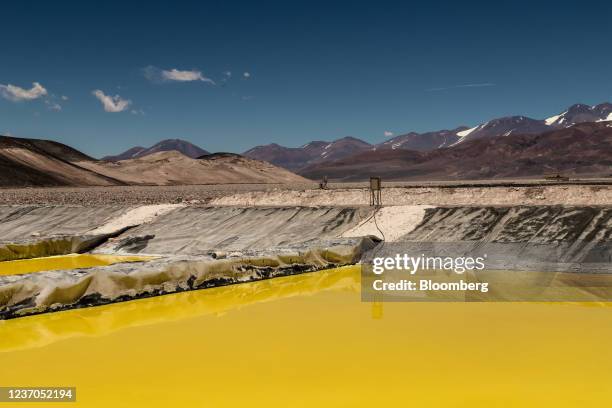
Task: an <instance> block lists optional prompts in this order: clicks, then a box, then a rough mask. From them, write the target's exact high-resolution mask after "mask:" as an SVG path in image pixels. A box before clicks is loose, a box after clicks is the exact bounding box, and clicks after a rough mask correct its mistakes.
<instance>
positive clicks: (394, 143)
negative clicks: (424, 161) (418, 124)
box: [374, 126, 467, 152]
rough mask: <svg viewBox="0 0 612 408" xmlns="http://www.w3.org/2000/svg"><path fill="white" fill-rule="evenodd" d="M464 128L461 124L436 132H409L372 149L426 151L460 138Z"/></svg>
mask: <svg viewBox="0 0 612 408" xmlns="http://www.w3.org/2000/svg"><path fill="white" fill-rule="evenodd" d="M466 129H467V127H466V126H461V127H458V128H456V129H452V130H440V131H437V132H427V133H416V132H410V133H406V134H404V135H398V136H395V137H393V138H391V139H389V140H387V141H386V142H383V143H380V144H378V145H376V146H375V147H374V149H375V150H376V149H392V150H395V149H405V150H416V151H419V152H427V151H429V150H434V149H439V148H441V147H448V146H451V145H453V144H454V143H456V142H457V141H458V140H460V139H461V136H462V133H464V132H465V131H466Z"/></svg>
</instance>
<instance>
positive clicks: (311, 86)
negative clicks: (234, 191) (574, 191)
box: [0, 1, 612, 156]
mask: <svg viewBox="0 0 612 408" xmlns="http://www.w3.org/2000/svg"><path fill="white" fill-rule="evenodd" d="M430 3H431V4H430ZM611 12H612V2H590V3H588V4H584V3H582V4H580V3H578V2H573V3H564V2H559V1H556V2H538V3H537V4H534V3H533V2H520V1H515V2H507V3H501V2H444V1H438V2H429V3H428V4H425V2H418V3H414V4H408V3H407V2H386V1H377V2H364V3H360V2H340V1H335V2H329V1H328V2H317V1H308V2H287V1H284V2H267V1H257V2H255V1H250V2H231V1H230V2H224V3H223V4H220V2H214V3H213V2H197V3H196V2H181V1H173V2H141V3H138V2H131V4H128V5H126V4H124V3H123V2H113V1H105V2H103V3H102V4H99V5H91V4H87V3H86V2H28V1H23V2H11V3H7V4H4V5H3V9H2V31H3V34H2V36H0V50H2V53H1V55H2V58H1V61H0V133H5V134H6V133H10V134H12V135H14V136H23V137H40V138H48V139H54V140H59V141H61V142H64V143H67V144H70V145H71V146H74V147H76V148H78V149H80V150H82V151H84V152H86V153H89V154H91V155H94V156H102V155H105V154H110V153H117V152H120V151H123V150H125V149H127V148H129V147H131V146H134V145H145V146H146V145H151V144H153V143H155V142H157V141H159V140H161V139H166V138H182V139H187V140H190V141H192V142H194V143H196V144H198V145H200V146H202V147H203V148H205V149H207V150H211V151H234V152H241V151H244V150H246V149H248V148H250V147H252V146H255V145H259V144H266V143H270V142H277V143H280V144H284V145H289V146H299V145H301V144H303V143H306V142H307V141H310V140H321V139H322V140H330V139H334V138H338V137H342V136H347V135H351V136H355V137H359V138H362V139H364V140H367V141H369V142H380V141H383V140H384V139H385V132H393V133H394V134H400V133H404V132H408V131H412V130H414V131H427V130H437V129H442V128H454V127H456V126H458V125H462V124H464V125H473V124H476V123H479V122H482V121H486V120H488V119H490V118H493V117H497V116H505V115H512V114H522V115H527V116H531V117H535V118H544V117H547V116H550V115H552V114H556V113H559V112H560V111H562V110H563V109H564V108H565V107H567V106H568V105H570V104H573V103H577V102H582V103H588V104H595V103H600V102H604V101H610V100H612V53H611V52H610V44H611V39H612V24H610V23H609V18H610V15H611ZM173 70H176V71H173ZM227 72H231V77H230V76H229V75H228V74H227ZM245 73H248V77H247V76H245ZM146 74H148V75H146ZM179 79H180V80H179ZM187 79H191V80H187ZM211 81H213V82H214V83H213V82H211ZM33 83H39V84H40V87H42V88H43V89H44V92H43V91H42V90H41V89H40V87H34V85H33ZM9 85H12V87H10V86H9ZM15 87H18V88H15ZM95 91H100V92H97V95H98V97H96V95H94V92H95ZM115 95H119V98H118V99H114V100H113V99H112V98H113V97H114V96H115ZM63 97H65V98H63ZM103 100H106V110H105V107H104V106H105V105H104V104H103V103H102V101H103ZM122 101H123V102H122ZM127 101H129V104H128V102H127ZM60 107H61V110H60Z"/></svg>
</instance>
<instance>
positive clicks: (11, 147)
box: [0, 136, 308, 187]
mask: <svg viewBox="0 0 612 408" xmlns="http://www.w3.org/2000/svg"><path fill="white" fill-rule="evenodd" d="M178 145H179V146H188V145H186V144H184V143H179V144H178ZM165 146H167V144H166V145H165ZM191 146H193V145H191ZM200 150H201V149H200ZM190 151H192V152H195V151H197V150H193V149H191V148H190ZM202 151H204V150H202ZM204 152H205V151H204ZM304 182H308V180H306V179H304V178H302V177H300V176H298V175H296V174H293V173H291V172H290V171H288V170H286V169H283V168H280V167H277V166H274V165H273V164H270V163H267V162H262V161H259V160H254V159H250V158H247V157H243V156H240V155H236V154H212V155H210V154H204V155H203V156H200V157H198V158H195V159H194V158H191V157H188V156H186V155H184V154H183V153H181V152H179V151H176V150H170V151H163V150H160V151H157V152H153V153H147V154H146V155H144V156H141V157H137V158H132V159H125V160H121V161H101V160H96V159H94V158H92V157H89V156H87V155H85V154H83V153H81V152H79V151H78V150H76V149H73V148H72V147H70V146H66V145H64V144H62V143H58V142H53V141H48V140H39V139H24V138H16V137H9V136H0V187H50V186H79V187H82V186H113V185H179V184H180V185H187V184H229V183H245V184H248V183H304Z"/></svg>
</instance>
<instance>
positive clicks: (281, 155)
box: [243, 136, 372, 170]
mask: <svg viewBox="0 0 612 408" xmlns="http://www.w3.org/2000/svg"><path fill="white" fill-rule="evenodd" d="M371 148H372V145H370V144H369V143H367V142H364V141H363V140H360V139H357V138H354V137H351V136H347V137H343V138H341V139H337V140H334V141H333V142H325V141H314V142H310V143H307V144H305V145H303V146H301V147H284V146H280V145H278V144H276V143H272V144H269V145H264V146H257V147H254V148H252V149H250V150H247V151H246V152H244V153H243V155H244V156H246V157H250V158H252V159H257V160H264V161H267V162H270V163H273V164H275V165H277V166H281V167H284V168H286V169H289V170H298V169H301V168H303V167H305V166H309V165H312V164H315V163H320V162H324V161H328V160H338V159H342V158H344V157H348V156H351V155H353V154H356V153H358V152H362V151H366V150H369V149H371Z"/></svg>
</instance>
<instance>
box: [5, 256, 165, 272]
mask: <svg viewBox="0 0 612 408" xmlns="http://www.w3.org/2000/svg"><path fill="white" fill-rule="evenodd" d="M150 259H153V257H146V256H129V255H128V256H122V255H91V254H70V255H61V256H50V257H45V258H34V259H21V260H18V261H5V262H0V275H20V274H24V273H33V272H42V271H58V270H65V269H76V268H92V267H94V266H107V265H113V264H116V263H121V262H142V261H147V260H150Z"/></svg>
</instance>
